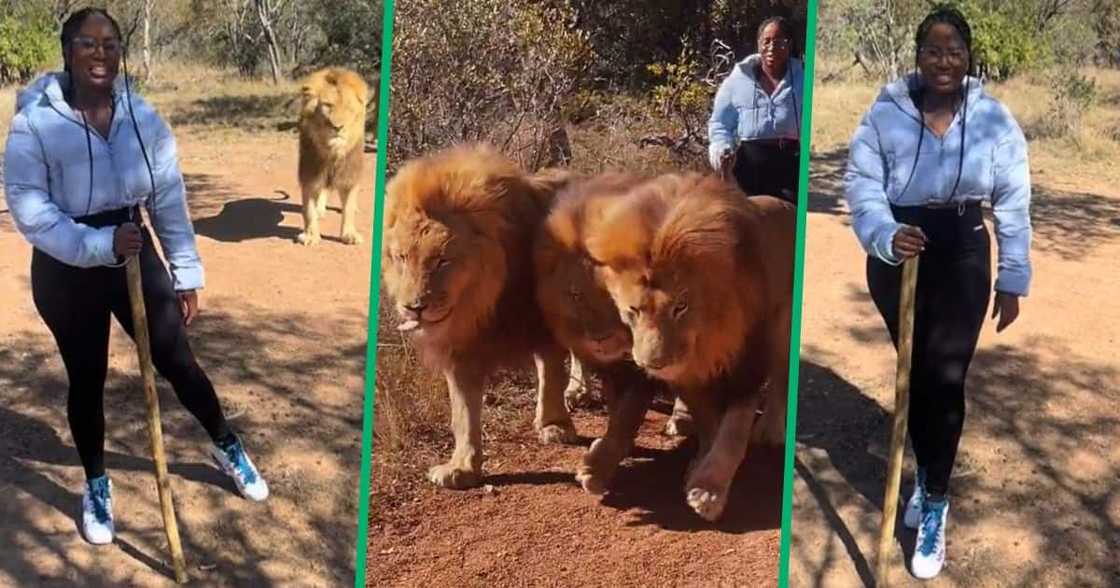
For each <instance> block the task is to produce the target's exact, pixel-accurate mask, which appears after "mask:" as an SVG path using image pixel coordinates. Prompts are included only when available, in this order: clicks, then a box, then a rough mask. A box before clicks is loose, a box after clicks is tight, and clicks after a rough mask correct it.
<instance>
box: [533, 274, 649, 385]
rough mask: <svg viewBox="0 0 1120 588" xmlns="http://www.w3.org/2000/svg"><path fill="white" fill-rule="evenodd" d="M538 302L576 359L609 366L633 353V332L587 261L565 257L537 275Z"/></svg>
mask: <svg viewBox="0 0 1120 588" xmlns="http://www.w3.org/2000/svg"><path fill="white" fill-rule="evenodd" d="M537 298H538V301H539V303H540V306H541V310H542V311H543V313H544V316H545V319H546V320H547V321H548V323H549V326H550V327H551V328H552V331H553V333H554V334H555V335H556V338H557V339H558V340H559V341H560V342H561V344H563V345H564V346H565V347H567V348H569V349H571V350H572V351H574V352H575V353H576V355H577V356H579V357H581V358H588V359H591V360H594V361H596V362H598V363H601V364H604V365H606V364H610V363H614V362H616V361H620V360H622V359H624V358H625V357H626V356H627V355H628V354H629V353H630V346H631V340H630V331H629V330H628V329H627V328H626V325H624V324H622V321H620V320H619V318H618V311H617V310H616V309H615V306H614V302H613V301H612V300H611V297H610V294H609V293H608V292H607V291H606V289H605V288H604V287H603V285H602V284H601V283H599V281H598V279H597V278H596V274H595V270H594V267H593V266H592V264H591V260H589V259H588V258H586V257H584V256H579V255H576V254H570V253H569V254H564V255H562V256H561V257H560V258H559V259H558V261H557V263H556V264H555V265H553V266H551V267H550V268H549V271H548V272H542V273H541V274H539V275H538V281H537Z"/></svg>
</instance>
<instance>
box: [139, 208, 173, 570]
mask: <svg viewBox="0 0 1120 588" xmlns="http://www.w3.org/2000/svg"><path fill="white" fill-rule="evenodd" d="M141 230H143V229H141ZM125 268H126V270H125V271H126V273H127V274H128V298H129V302H130V303H131V305H132V329H133V333H134V334H135V339H136V352H137V353H138V354H139V357H140V374H141V375H142V376H143V378H144V397H145V398H146V399H147V400H148V433H149V435H150V436H151V439H152V461H154V462H155V465H156V488H157V489H158V490H159V505H160V508H161V509H162V510H163V528H164V530H165V531H167V545H168V547H169V548H170V549H171V561H172V564H173V566H174V568H175V581H176V582H178V583H180V584H185V583H186V582H187V563H186V561H185V560H184V559H183V545H182V543H180V541H179V526H178V524H177V523H176V522H175V506H174V505H173V504H172V503H171V482H170V480H169V479H168V476H167V458H166V456H164V454H163V431H162V429H161V428H160V422H159V397H158V396H157V395H156V377H155V368H154V367H153V366H152V348H151V342H150V340H149V338H148V312H147V310H146V309H145V308H144V290H143V286H142V282H141V280H140V255H139V254H136V255H133V256H132V257H129V258H128V263H127V265H126V266H125Z"/></svg>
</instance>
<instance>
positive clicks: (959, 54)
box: [918, 45, 968, 65]
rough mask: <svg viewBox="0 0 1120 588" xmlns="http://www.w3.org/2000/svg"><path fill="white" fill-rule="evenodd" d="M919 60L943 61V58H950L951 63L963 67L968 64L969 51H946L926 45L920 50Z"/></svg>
mask: <svg viewBox="0 0 1120 588" xmlns="http://www.w3.org/2000/svg"><path fill="white" fill-rule="evenodd" d="M918 58H919V59H922V60H924V61H941V59H942V58H948V60H949V63H951V64H953V65H961V64H963V63H966V62H968V51H966V50H964V49H948V50H945V49H942V48H940V47H932V46H929V45H926V46H923V47H921V48H919V49H918Z"/></svg>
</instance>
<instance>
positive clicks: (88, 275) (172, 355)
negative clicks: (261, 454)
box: [31, 210, 230, 478]
mask: <svg viewBox="0 0 1120 588" xmlns="http://www.w3.org/2000/svg"><path fill="white" fill-rule="evenodd" d="M76 220H77V221H78V222H81V223H82V224H86V225H89V226H93V227H105V226H114V225H119V224H121V223H123V222H126V221H127V220H128V212H127V211H122V210H117V211H111V212H108V213H101V214H97V215H92V216H89V217H84V218H80V219H76ZM143 235H144V247H143V249H142V251H141V254H140V267H141V274H142V276H143V288H144V305H145V306H146V308H147V313H148V330H149V338H150V340H151V346H152V363H153V364H154V365H155V368H156V370H157V371H158V372H159V373H160V375H162V376H163V377H165V378H167V380H168V381H169V382H171V386H172V387H173V388H174V389H175V394H176V395H177V396H178V397H179V401H180V402H182V403H183V406H185V407H186V408H187V410H189V411H190V412H191V414H193V415H194V416H195V418H197V419H198V421H199V422H200V423H202V426H203V427H204V428H205V429H206V432H207V433H208V434H209V435H210V438H211V439H212V440H214V441H215V442H218V441H223V440H228V439H229V435H230V429H229V426H228V425H227V423H226V420H225V417H224V415H223V414H222V409H221V406H220V405H219V403H218V397H217V395H216V394H215V393H214V387H213V386H212V385H211V383H210V380H209V379H208V378H207V377H206V374H205V373H204V372H203V371H202V368H200V367H199V366H198V362H197V361H195V358H194V354H193V353H192V352H191V348H190V345H189V344H188V342H187V334H186V330H185V329H184V328H183V314H182V310H181V308H180V306H179V300H178V297H177V296H176V294H175V291H174V289H173V288H172V285H171V280H170V278H169V276H168V275H167V270H166V268H164V266H163V263H162V262H161V261H160V259H159V256H158V255H157V254H156V251H155V248H154V247H153V245H152V241H151V236H150V235H149V233H148V231H147V230H146V229H145V230H144V231H143ZM31 292H32V296H33V297H34V299H35V308H36V309H38V311H39V315H40V316H42V317H43V321H44V322H45V323H46V324H47V328H49V329H50V331H51V333H52V334H53V335H54V339H55V342H56V343H57V344H58V349H59V352H60V353H61V355H62V362H63V363H64V364H65V365H66V375H67V378H68V379H69V382H70V391H69V395H68V397H67V402H66V416H67V419H68V420H69V422H70V433H71V435H73V437H74V445H75V446H76V447H77V449H78V456H79V458H80V459H81V461H82V467H83V468H84V469H85V472H86V477H87V478H95V477H98V476H101V475H102V474H104V473H105V413H104V408H103V406H102V397H103V394H104V389H105V374H106V371H107V369H108V361H109V315H110V313H112V315H113V316H115V317H117V322H119V323H120V325H121V327H123V328H124V330H125V332H127V333H128V335H129V336H130V337H131V336H132V309H131V306H130V305H129V297H128V283H127V281H126V278H125V268H123V267H120V268H113V267H94V268H78V267H74V266H70V265H66V264H64V263H61V262H59V261H58V260H56V259H54V258H53V257H51V256H49V255H47V254H45V253H43V252H42V251H39V250H38V249H35V250H34V251H33V253H32V256H31Z"/></svg>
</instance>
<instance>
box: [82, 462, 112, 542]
mask: <svg viewBox="0 0 1120 588" xmlns="http://www.w3.org/2000/svg"><path fill="white" fill-rule="evenodd" d="M112 490H113V483H112V482H111V481H110V480H109V476H107V475H105V474H102V475H101V476H99V477H97V478H93V479H92V480H87V481H86V490H85V492H84V493H83V494H82V535H83V536H85V538H86V541H89V542H90V543H92V544H94V545H105V544H107V543H112V542H113V533H114V528H113V497H112Z"/></svg>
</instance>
